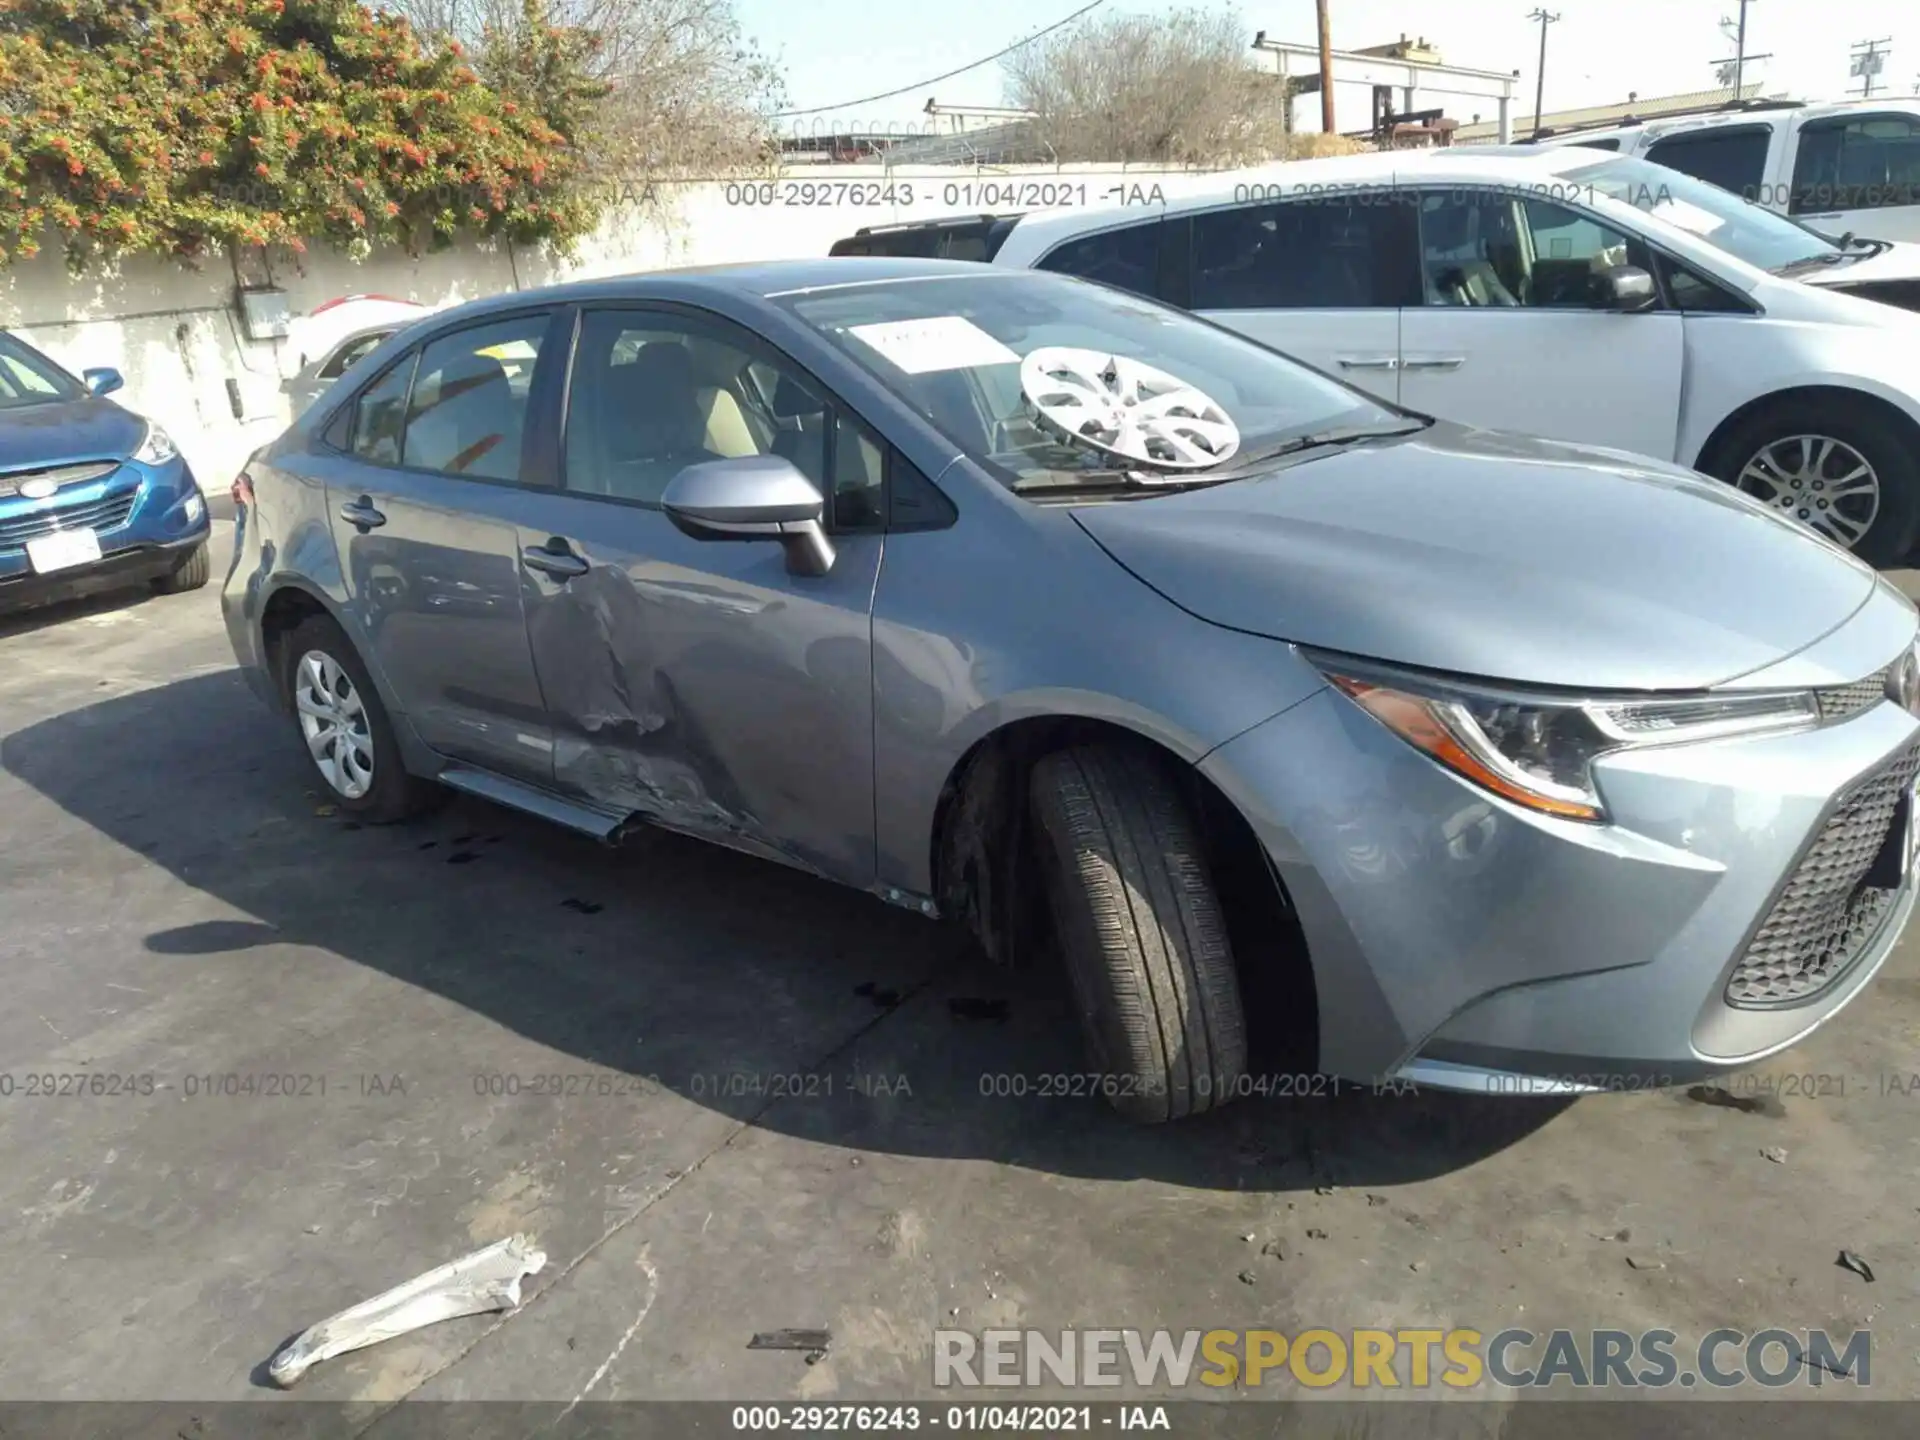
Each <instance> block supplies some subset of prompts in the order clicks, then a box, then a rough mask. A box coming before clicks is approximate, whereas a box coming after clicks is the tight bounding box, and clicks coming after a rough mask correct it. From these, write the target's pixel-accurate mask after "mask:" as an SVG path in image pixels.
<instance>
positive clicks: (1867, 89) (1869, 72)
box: [1847, 37, 1893, 100]
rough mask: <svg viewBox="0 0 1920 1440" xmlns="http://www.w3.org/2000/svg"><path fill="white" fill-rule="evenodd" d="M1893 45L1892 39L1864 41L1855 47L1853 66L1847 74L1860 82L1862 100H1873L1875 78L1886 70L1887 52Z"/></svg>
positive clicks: (1848, 69)
mask: <svg viewBox="0 0 1920 1440" xmlns="http://www.w3.org/2000/svg"><path fill="white" fill-rule="evenodd" d="M1892 45H1893V40H1892V38H1891V37H1889V38H1888V39H1885V40H1862V41H1861V42H1860V43H1859V44H1857V45H1855V46H1854V47H1853V64H1852V65H1850V66H1849V67H1848V68H1847V73H1848V74H1849V75H1851V76H1852V77H1853V78H1854V79H1856V80H1858V81H1859V82H1860V98H1861V99H1862V100H1871V99H1872V98H1873V81H1874V77H1875V76H1877V75H1878V74H1880V72H1881V71H1882V70H1884V69H1886V66H1887V51H1888V49H1889V48H1890V47H1891V46H1892Z"/></svg>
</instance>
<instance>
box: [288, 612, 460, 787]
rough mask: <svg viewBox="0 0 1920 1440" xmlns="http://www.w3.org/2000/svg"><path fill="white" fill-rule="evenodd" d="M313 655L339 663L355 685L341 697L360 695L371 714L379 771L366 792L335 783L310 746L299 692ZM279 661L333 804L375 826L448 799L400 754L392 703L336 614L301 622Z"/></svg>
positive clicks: (368, 721)
mask: <svg viewBox="0 0 1920 1440" xmlns="http://www.w3.org/2000/svg"><path fill="white" fill-rule="evenodd" d="M310 654H317V655H322V656H325V657H327V658H329V659H331V660H332V661H333V663H334V664H335V665H336V666H337V667H338V668H339V670H340V671H341V672H342V673H343V674H344V677H345V679H346V682H347V686H348V687H349V688H348V689H346V690H341V691H338V692H337V696H336V698H338V696H346V695H350V696H352V697H354V698H356V699H357V700H358V703H359V707H360V711H361V714H362V715H363V716H364V717H365V735H366V737H367V739H368V740H369V741H370V742H371V745H372V752H373V773H372V783H371V784H370V785H369V786H368V787H367V789H366V790H365V792H364V793H362V794H359V795H349V794H347V793H346V792H345V791H343V790H342V789H341V788H340V787H339V786H338V785H336V784H334V783H333V782H332V781H331V780H330V779H329V778H328V776H327V773H326V771H325V770H324V769H323V768H322V767H321V765H320V762H319V760H318V759H317V758H316V757H315V756H314V754H313V753H312V751H311V750H310V749H309V748H308V746H307V741H306V733H305V731H304V729H303V728H302V726H301V718H300V717H301V712H300V704H299V693H298V692H299V688H300V686H301V685H302V684H303V683H304V682H303V680H302V661H303V660H304V659H305V658H306V657H307V656H308V655H310ZM279 663H280V685H281V693H282V694H283V695H284V696H285V698H286V702H287V711H288V714H289V715H290V716H291V717H292V720H293V727H294V734H295V735H296V736H297V737H299V741H300V748H301V750H302V751H303V752H304V753H306V755H307V758H308V761H309V763H311V764H312V765H313V774H314V775H315V777H316V778H318V779H319V781H320V783H321V784H322V785H323V786H324V787H325V789H324V791H323V793H324V795H325V798H326V801H327V803H329V804H331V805H334V806H336V807H337V808H338V809H340V810H342V811H345V812H346V813H348V814H351V815H353V816H354V817H356V818H357V819H362V820H367V821H369V822H371V823H373V824H375V825H391V824H393V823H395V822H397V821H400V820H407V819H411V818H412V817H413V816H415V815H419V814H421V813H423V812H424V811H426V810H428V809H431V808H432V807H433V806H434V805H435V803H436V802H438V801H440V800H442V799H444V798H445V792H444V791H443V790H442V788H441V787H440V786H438V785H436V784H434V783H433V782H432V781H428V780H422V779H420V778H419V777H418V776H415V775H411V774H409V773H407V768H406V765H405V764H404V763H403V762H402V760H401V758H400V745H399V742H398V741H397V740H396V739H395V738H394V733H393V722H392V721H391V720H389V719H388V718H387V710H386V707H385V706H384V705H382V704H381V703H380V692H379V691H378V690H377V689H376V688H375V687H374V684H373V680H372V678H371V677H370V676H369V675H368V674H367V667H366V666H365V665H364V664H363V663H362V662H361V659H360V655H359V652H358V651H356V650H355V649H354V648H353V643H352V642H351V641H350V640H348V639H347V636H346V632H345V631H343V630H342V629H341V628H340V627H339V625H338V624H336V623H335V622H334V621H333V619H332V618H331V617H330V616H326V615H313V616H310V617H308V618H307V619H305V620H303V621H301V622H300V624H299V625H298V626H297V627H295V629H294V630H293V632H292V633H291V634H290V635H288V636H287V637H286V639H285V640H284V641H283V642H282V644H281V646H280V651H279Z"/></svg>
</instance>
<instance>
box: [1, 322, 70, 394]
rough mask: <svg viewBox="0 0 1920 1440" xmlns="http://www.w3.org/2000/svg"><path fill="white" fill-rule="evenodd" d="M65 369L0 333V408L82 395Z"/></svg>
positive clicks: (36, 351) (9, 336)
mask: <svg viewBox="0 0 1920 1440" xmlns="http://www.w3.org/2000/svg"><path fill="white" fill-rule="evenodd" d="M86 393H87V392H86V387H85V386H83V385H81V384H80V382H79V381H77V380H75V379H74V378H73V377H72V376H71V375H69V374H67V372H66V371H64V370H62V369H61V368H60V367H59V366H58V365H56V364H54V363H53V362H52V361H51V360H49V359H47V357H46V356H44V355H42V354H41V353H40V352H39V351H38V350H35V349H33V348H32V347H31V346H28V345H22V344H21V343H20V342H19V341H18V340H16V339H14V338H13V337H12V336H11V335H0V410H18V409H21V408H23V407H24V406H28V405H49V404H53V403H55V402H57V401H61V400H78V399H79V398H80V397H81V396H82V395H84V394H86Z"/></svg>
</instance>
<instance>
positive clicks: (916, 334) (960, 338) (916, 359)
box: [847, 315, 1020, 375]
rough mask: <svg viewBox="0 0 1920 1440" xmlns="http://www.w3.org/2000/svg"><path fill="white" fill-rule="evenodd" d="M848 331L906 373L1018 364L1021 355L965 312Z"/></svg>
mask: <svg viewBox="0 0 1920 1440" xmlns="http://www.w3.org/2000/svg"><path fill="white" fill-rule="evenodd" d="M847 333H848V334H849V335H851V336H853V338H854V339H856V340H858V341H860V342H861V343H863V344H865V345H868V346H871V347H872V348H873V349H875V350H878V351H879V352H880V353H881V354H882V355H884V356H885V357H886V358H887V359H888V360H891V361H892V362H893V363H894V364H895V365H897V366H899V367H900V368H901V369H902V370H904V371H906V372H907V374H909V375H925V374H927V373H928V372H929V371H933V370H971V369H973V368H974V367H975V366H978V365H1018V364H1019V363H1020V357H1019V356H1018V355H1017V354H1015V353H1014V352H1013V351H1011V350H1009V349H1008V348H1007V347H1006V346H1004V345H1002V344H1001V343H1000V342H999V341H998V340H996V339H994V338H993V336H991V335H989V334H988V333H987V332H986V331H984V330H982V329H981V328H980V327H979V326H978V325H976V324H974V323H973V322H972V321H971V320H969V319H967V318H966V317H965V316H964V315H934V316H930V317H929V318H927V319H925V320H888V321H885V322H883V323H881V324H878V325H855V326H853V327H851V328H850V329H849V330H848V331H847Z"/></svg>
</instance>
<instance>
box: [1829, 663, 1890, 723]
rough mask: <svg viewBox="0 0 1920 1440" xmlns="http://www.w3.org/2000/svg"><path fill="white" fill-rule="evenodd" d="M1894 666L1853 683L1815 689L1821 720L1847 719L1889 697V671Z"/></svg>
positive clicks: (1884, 667) (1886, 667)
mask: <svg viewBox="0 0 1920 1440" xmlns="http://www.w3.org/2000/svg"><path fill="white" fill-rule="evenodd" d="M1892 668H1893V667H1892V666H1891V665H1886V666H1882V667H1881V668H1880V669H1878V670H1876V671H1874V672H1873V674H1871V675H1869V676H1867V678H1866V679H1864V680H1855V681H1854V682H1853V683H1852V684H1851V685H1830V686H1828V687H1827V688H1826V689H1824V690H1816V691H1814V692H1813V694H1814V698H1815V699H1816V700H1818V701H1819V703H1820V718H1821V720H1823V721H1833V720H1845V719H1847V718H1849V717H1850V716H1854V715H1858V714H1859V713H1860V712H1861V711H1862V710H1871V709H1872V708H1873V707H1874V706H1876V705H1878V704H1879V703H1880V702H1881V701H1882V700H1884V699H1886V698H1887V672H1888V671H1889V670H1891V669H1892Z"/></svg>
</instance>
